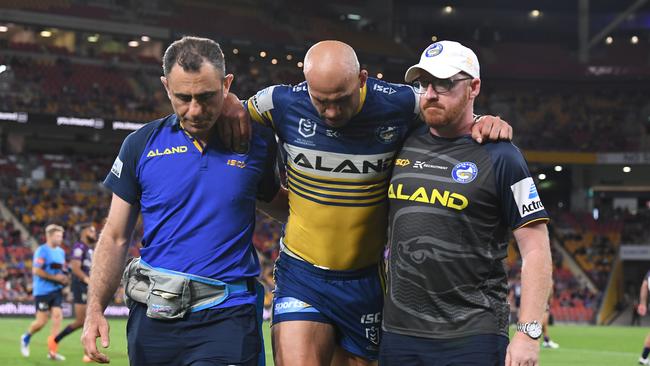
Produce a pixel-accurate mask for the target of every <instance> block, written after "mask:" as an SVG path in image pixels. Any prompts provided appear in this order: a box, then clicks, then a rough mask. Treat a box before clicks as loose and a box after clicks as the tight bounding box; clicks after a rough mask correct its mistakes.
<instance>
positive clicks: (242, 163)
mask: <svg viewBox="0 0 650 366" xmlns="http://www.w3.org/2000/svg"><path fill="white" fill-rule="evenodd" d="M226 164H228V165H230V166H235V167H237V168H241V169H243V168H245V167H246V162H245V161H242V160H236V159H228V161H227V162H226Z"/></svg>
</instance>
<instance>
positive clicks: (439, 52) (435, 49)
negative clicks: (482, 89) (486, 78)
mask: <svg viewBox="0 0 650 366" xmlns="http://www.w3.org/2000/svg"><path fill="white" fill-rule="evenodd" d="M422 71H425V72H428V73H429V74H431V75H433V76H435V77H437V78H438V79H448V78H450V77H452V76H454V75H456V74H458V73H459V72H461V71H463V72H465V73H467V74H469V75H470V76H471V77H473V78H475V79H480V77H481V72H480V66H479V64H478V58H477V57H476V54H475V53H474V51H472V50H470V49H469V48H467V47H465V46H463V45H462V44H460V43H458V42H453V41H440V42H436V43H433V44H431V45H430V46H429V47H427V48H426V49H425V50H424V52H422V56H420V62H419V63H417V64H416V65H413V66H411V67H409V69H408V70H406V74H405V75H404V80H406V82H407V83H410V82H412V81H413V80H415V79H417V78H418V76H420V74H421V72H422Z"/></svg>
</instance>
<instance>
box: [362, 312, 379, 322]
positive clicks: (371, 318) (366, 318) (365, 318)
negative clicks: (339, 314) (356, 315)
mask: <svg viewBox="0 0 650 366" xmlns="http://www.w3.org/2000/svg"><path fill="white" fill-rule="evenodd" d="M380 322H381V313H374V314H363V315H362V316H361V324H375V323H380Z"/></svg>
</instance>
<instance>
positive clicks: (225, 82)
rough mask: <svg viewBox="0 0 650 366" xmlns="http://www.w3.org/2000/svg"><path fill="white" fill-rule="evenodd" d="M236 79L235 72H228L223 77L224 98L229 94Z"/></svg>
mask: <svg viewBox="0 0 650 366" xmlns="http://www.w3.org/2000/svg"><path fill="white" fill-rule="evenodd" d="M234 79H235V76H234V75H233V74H228V75H226V76H225V77H224V78H223V99H226V97H227V96H228V92H229V91H230V85H232V81H233V80H234Z"/></svg>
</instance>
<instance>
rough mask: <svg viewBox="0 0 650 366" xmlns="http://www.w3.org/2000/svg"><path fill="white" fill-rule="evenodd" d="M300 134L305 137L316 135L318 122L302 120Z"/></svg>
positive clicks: (299, 127) (299, 128)
mask: <svg viewBox="0 0 650 366" xmlns="http://www.w3.org/2000/svg"><path fill="white" fill-rule="evenodd" d="M298 132H300V134H301V135H302V136H303V137H312V136H314V135H315V134H316V122H314V121H311V120H308V119H306V118H301V119H300V125H299V126H298Z"/></svg>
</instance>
